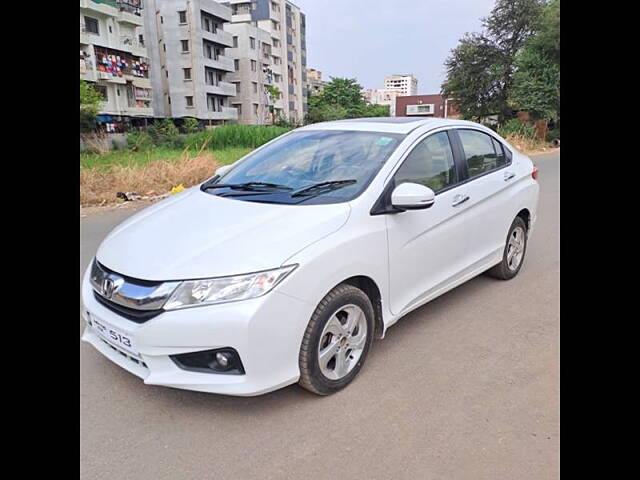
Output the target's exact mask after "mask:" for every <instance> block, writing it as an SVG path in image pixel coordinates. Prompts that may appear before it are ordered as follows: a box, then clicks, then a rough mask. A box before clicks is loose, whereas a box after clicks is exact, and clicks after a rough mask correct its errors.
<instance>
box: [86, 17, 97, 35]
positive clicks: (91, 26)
mask: <svg viewBox="0 0 640 480" xmlns="http://www.w3.org/2000/svg"><path fill="white" fill-rule="evenodd" d="M84 29H85V31H87V32H89V33H95V34H96V35H100V29H99V28H98V20H96V19H95V18H91V17H84Z"/></svg>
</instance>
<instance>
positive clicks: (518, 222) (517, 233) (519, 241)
mask: <svg viewBox="0 0 640 480" xmlns="http://www.w3.org/2000/svg"><path fill="white" fill-rule="evenodd" d="M526 251H527V225H526V224H525V223H524V220H523V219H522V218H521V217H516V218H515V219H514V220H513V223H512V224H511V228H509V233H508V234H507V243H506V245H505V247H504V252H503V254H502V261H501V262H500V263H499V264H497V265H496V266H495V267H493V268H492V269H491V270H489V275H491V276H492V277H494V278H498V279H500V280H510V279H512V278H513V277H515V276H516V275H517V274H518V272H519V271H520V268H522V262H523V261H524V254H525V253H526Z"/></svg>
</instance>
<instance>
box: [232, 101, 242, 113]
mask: <svg viewBox="0 0 640 480" xmlns="http://www.w3.org/2000/svg"><path fill="white" fill-rule="evenodd" d="M233 106H234V107H236V108H237V109H238V115H242V104H241V103H234V104H233Z"/></svg>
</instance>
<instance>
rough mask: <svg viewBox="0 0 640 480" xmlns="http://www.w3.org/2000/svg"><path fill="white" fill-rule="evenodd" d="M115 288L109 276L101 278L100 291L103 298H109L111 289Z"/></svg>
mask: <svg viewBox="0 0 640 480" xmlns="http://www.w3.org/2000/svg"><path fill="white" fill-rule="evenodd" d="M114 290H115V283H114V282H113V280H111V279H110V278H109V277H105V278H104V279H103V280H102V285H101V288H100V293H101V294H102V296H103V297H104V298H111V296H112V295H113V291H114Z"/></svg>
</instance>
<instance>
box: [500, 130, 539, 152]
mask: <svg viewBox="0 0 640 480" xmlns="http://www.w3.org/2000/svg"><path fill="white" fill-rule="evenodd" d="M504 138H505V140H506V141H507V142H509V143H510V144H511V145H513V146H514V147H516V148H517V149H518V150H519V151H520V152H521V153H524V154H525V155H530V154H531V153H538V152H544V151H546V150H548V149H550V146H549V143H548V142H546V141H544V140H540V139H538V138H535V137H532V136H530V135H525V134H521V133H509V134H508V135H507V136H505V137H504Z"/></svg>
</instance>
